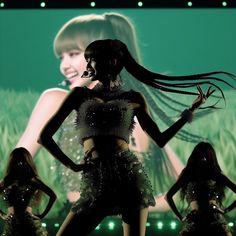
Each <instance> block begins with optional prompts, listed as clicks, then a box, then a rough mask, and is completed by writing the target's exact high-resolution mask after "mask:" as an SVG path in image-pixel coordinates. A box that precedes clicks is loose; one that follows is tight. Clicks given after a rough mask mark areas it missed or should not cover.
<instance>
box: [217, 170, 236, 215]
mask: <svg viewBox="0 0 236 236" xmlns="http://www.w3.org/2000/svg"><path fill="white" fill-rule="evenodd" d="M220 181H221V182H222V183H223V184H224V185H225V186H227V187H228V188H230V189H231V190H232V191H233V192H234V193H236V184H235V183H233V182H232V181H231V180H230V179H229V178H228V177H227V176H225V175H224V174H221V175H220ZM235 207H236V200H235V201H234V202H232V203H231V204H230V205H229V206H228V207H226V208H225V209H224V212H225V213H227V212H229V211H231V210H233V209H234V208H235Z"/></svg>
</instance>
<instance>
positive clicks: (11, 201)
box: [2, 181, 37, 209]
mask: <svg viewBox="0 0 236 236" xmlns="http://www.w3.org/2000/svg"><path fill="white" fill-rule="evenodd" d="M36 190H37V188H36V187H35V186H34V185H33V184H32V183H30V182H29V183H26V184H25V183H24V184H19V183H18V181H16V182H14V183H12V184H11V185H9V186H7V187H6V188H5V187H4V189H3V191H2V198H3V201H4V202H5V204H6V206H7V207H14V208H16V209H25V208H26V207H27V206H30V205H32V202H33V200H34V193H35V191H36Z"/></svg>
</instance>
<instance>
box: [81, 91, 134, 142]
mask: <svg viewBox="0 0 236 236" xmlns="http://www.w3.org/2000/svg"><path fill="white" fill-rule="evenodd" d="M85 89H86V88H85ZM87 93H88V94H89V96H88V98H87V99H86V100H85V101H83V102H82V103H81V104H80V106H79V108H78V110H77V119H76V127H77V129H78V138H79V142H80V143H83V141H84V140H85V139H86V138H89V137H95V136H109V135H111V136H116V137H119V138H121V139H124V140H125V141H126V142H129V137H130V135H131V133H132V130H133V127H134V123H135V122H134V111H133V109H132V107H131V106H130V104H129V103H130V100H129V94H130V92H124V91H121V90H119V91H114V92H110V91H109V92H107V93H106V92H103V91H102V92H101V91H93V90H90V92H89V91H87ZM125 94H126V95H125ZM123 95H124V96H123ZM127 95H128V96H127Z"/></svg>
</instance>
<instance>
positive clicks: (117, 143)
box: [83, 136, 129, 160]
mask: <svg viewBox="0 0 236 236" xmlns="http://www.w3.org/2000/svg"><path fill="white" fill-rule="evenodd" d="M83 146H84V151H85V156H86V153H90V160H95V159H97V158H99V157H100V156H101V155H102V154H104V153H117V152H122V151H128V150H129V145H128V143H127V142H126V141H125V140H124V139H121V138H118V137H115V136H97V137H91V138H88V139H86V140H85V141H84V143H83Z"/></svg>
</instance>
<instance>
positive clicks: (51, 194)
mask: <svg viewBox="0 0 236 236" xmlns="http://www.w3.org/2000/svg"><path fill="white" fill-rule="evenodd" d="M32 181H33V182H34V183H35V184H36V186H37V188H38V189H39V190H41V191H43V192H44V193H46V194H47V195H48V196H49V201H48V204H47V206H46V208H45V209H44V211H43V212H42V213H41V214H39V215H36V216H37V217H39V218H40V219H42V218H44V217H45V216H46V215H47V214H48V212H49V211H50V210H51V208H52V206H53V204H54V202H55V201H56V198H57V196H56V194H55V193H54V192H53V190H52V189H51V188H49V187H48V186H47V185H46V184H44V183H43V182H42V181H41V180H40V179H38V178H34V179H33V180H32Z"/></svg>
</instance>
